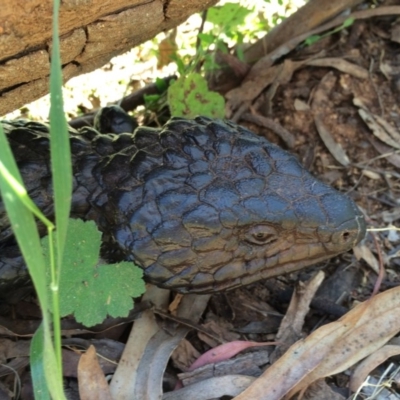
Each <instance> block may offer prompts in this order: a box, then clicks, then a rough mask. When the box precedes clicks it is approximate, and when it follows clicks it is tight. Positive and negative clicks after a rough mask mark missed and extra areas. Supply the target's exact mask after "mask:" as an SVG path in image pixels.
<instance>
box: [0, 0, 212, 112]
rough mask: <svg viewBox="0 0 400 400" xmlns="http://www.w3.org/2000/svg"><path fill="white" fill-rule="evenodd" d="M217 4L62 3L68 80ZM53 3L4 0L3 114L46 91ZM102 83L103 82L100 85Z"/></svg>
mask: <svg viewBox="0 0 400 400" xmlns="http://www.w3.org/2000/svg"><path fill="white" fill-rule="evenodd" d="M216 2H217V0H113V1H111V0H64V1H62V2H61V3H62V4H61V8H60V35H61V57H62V64H63V74H64V80H65V81H67V80H68V79H70V78H72V77H74V76H77V75H80V74H83V73H86V72H89V71H92V70H94V69H96V68H99V67H101V66H102V65H104V64H106V63H107V62H108V61H109V60H110V59H111V58H112V57H114V56H116V55H118V54H121V53H123V52H125V51H127V50H129V49H130V48H132V47H134V46H136V45H138V44H139V43H142V42H144V41H146V40H148V39H150V38H152V37H154V36H155V35H156V34H157V33H159V32H161V31H165V30H168V29H171V28H173V27H174V26H177V25H179V24H180V23H181V22H183V21H184V20H185V19H187V18H188V17H189V16H190V15H191V14H193V13H195V12H198V11H200V10H202V9H205V8H207V7H209V6H211V5H213V4H215V3H216ZM52 4H53V2H52V0H3V2H2V7H1V8H0V49H1V53H0V115H4V114H5V113H7V112H10V111H12V110H15V109H17V108H18V107H21V106H22V105H24V104H26V103H28V102H30V101H33V100H35V99H37V98H39V97H41V96H43V95H45V94H46V93H47V92H48V74H49V69H50V60H49V51H50V48H51V35H52V30H51V29H52ZM99 84H100V82H99Z"/></svg>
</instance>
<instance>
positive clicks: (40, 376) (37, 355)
mask: <svg viewBox="0 0 400 400" xmlns="http://www.w3.org/2000/svg"><path fill="white" fill-rule="evenodd" d="M43 354H44V337H43V326H42V325H40V327H39V329H38V330H37V331H36V332H35V334H34V335H33V338H32V341H31V348H30V366H31V376H32V384H33V394H34V396H35V399H42V400H50V393H49V390H48V387H47V381H46V376H45V371H44V358H43Z"/></svg>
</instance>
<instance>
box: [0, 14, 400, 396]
mask: <svg viewBox="0 0 400 400" xmlns="http://www.w3.org/2000/svg"><path fill="white" fill-rule="evenodd" d="M384 8H385V7H381V8H377V9H370V10H368V12H369V14H368V13H365V14H362V15H363V16H362V17H359V18H356V19H355V21H354V23H353V24H352V25H351V26H350V27H348V28H347V29H343V30H341V31H339V32H337V33H335V34H332V35H327V36H326V37H323V38H321V39H320V40H319V41H318V42H316V43H314V44H312V45H310V46H305V45H298V46H296V48H294V49H293V50H292V51H291V52H289V53H288V54H287V55H285V56H284V57H282V58H279V59H278V61H277V62H275V63H272V62H269V60H264V65H262V64H259V65H258V66H257V68H256V72H254V69H253V73H252V72H251V71H250V73H249V74H248V75H247V77H246V78H245V79H244V80H243V81H242V82H241V83H240V84H237V79H234V80H233V79H232V80H231V81H232V82H231V83H232V84H231V85H230V86H231V87H229V88H228V89H227V86H226V85H225V84H224V94H225V97H226V99H227V116H228V117H229V118H232V119H234V120H236V121H238V122H239V123H241V124H243V125H245V126H247V127H249V128H250V129H251V130H253V131H255V132H257V133H259V134H260V135H264V136H266V137H267V138H268V139H269V140H270V141H273V142H275V143H278V144H279V145H281V146H282V147H284V148H286V149H288V150H290V151H291V152H293V153H295V154H297V155H298V157H299V159H300V160H301V162H302V163H303V164H304V165H305V166H306V167H307V168H308V169H309V170H310V171H311V172H312V173H313V174H314V175H316V176H318V177H319V178H320V179H321V180H323V181H324V182H327V183H329V184H330V185H332V186H334V187H335V188H337V189H338V190H340V191H341V192H344V193H347V194H348V195H349V196H350V197H352V198H353V199H354V200H355V201H356V203H357V204H358V206H359V207H360V208H361V209H362V210H363V212H364V213H365V216H366V219H367V224H368V227H369V228H370V229H372V228H387V229H386V230H380V231H376V232H370V233H368V235H367V237H366V238H365V240H364V241H363V242H362V243H361V244H360V245H359V246H358V247H357V249H355V250H354V251H353V252H350V253H347V254H343V255H342V256H339V257H336V258H335V259H332V260H330V261H328V262H326V263H323V264H322V265H318V266H315V267H312V268H308V269H306V270H305V271H301V272H298V273H293V274H291V275H289V276H282V277H279V278H275V279H270V280H268V281H266V282H259V283H257V284H253V285H251V286H247V287H243V288H240V289H237V290H234V291H231V292H227V293H219V294H215V295H212V296H211V297H210V299H209V301H208V302H206V306H207V308H206V311H205V313H204V314H203V317H202V318H201V319H200V321H192V323H194V325H195V329H191V325H190V324H189V325H185V324H183V328H182V326H181V327H179V328H177V323H176V321H178V320H179V318H183V317H179V315H180V314H179V313H178V317H172V319H171V317H168V318H167V317H166V316H165V315H164V314H161V315H160V313H159V314H157V315H158V317H157V318H158V322H159V324H160V326H163V327H164V328H165V329H166V330H167V331H168V332H171V331H174V332H175V334H176V336H177V337H179V335H183V336H184V334H186V333H188V332H189V334H188V335H187V337H186V340H184V341H181V342H180V345H179V347H177V349H176V350H175V351H174V353H173V355H172V360H171V361H169V362H168V365H167V368H166V372H165V374H164V378H163V379H162V378H161V377H159V379H160V381H159V383H160V385H161V382H162V384H163V387H164V390H165V391H171V390H172V389H173V388H174V387H175V385H176V382H177V374H178V373H181V372H185V374H184V375H181V376H180V379H181V380H183V381H184V384H185V385H187V384H188V383H193V382H201V380H204V379H206V378H208V379H209V378H212V377H213V378H215V377H217V376H223V375H227V376H232V374H236V375H247V376H252V377H255V376H259V375H260V374H261V373H262V372H263V371H264V370H265V369H266V366H268V365H269V364H270V363H272V361H274V360H276V359H277V358H278V357H279V355H280V354H282V353H283V352H284V350H286V349H287V348H288V347H289V345H290V344H292V343H294V342H295V341H296V340H298V339H300V338H305V337H307V336H308V335H309V334H310V333H311V332H312V331H313V330H314V329H316V327H318V326H320V325H322V324H326V323H327V322H330V321H336V320H338V318H340V317H342V316H343V315H345V314H346V313H347V312H348V311H349V310H351V309H352V308H353V307H354V306H355V305H357V304H359V303H360V302H362V301H365V300H367V299H369V298H370V296H371V294H372V292H373V290H374V285H375V283H376V281H377V276H378V275H377V271H378V269H379V263H380V262H381V263H383V265H384V267H385V269H386V272H385V274H384V276H383V279H382V283H381V285H380V289H379V291H382V292H383V291H385V290H388V289H391V288H396V287H397V286H399V276H400V275H399V268H400V258H399V254H400V236H399V232H398V228H397V230H396V229H395V228H394V227H393V226H397V227H398V226H399V219H400V201H399V199H400V154H399V152H400V134H399V127H400V110H399V100H400V95H399V93H400V92H399V90H400V22H399V20H398V18H397V17H398V13H399V10H398V8H399V7H394V8H392V9H391V10H392V11H393V14H392V15H391V14H390V12H389V11H390V10H388V11H387V13H386V14H385V15H378V14H379V13H378V12H377V10H379V9H381V10H382V9H384ZM374 10H375V13H374ZM364 11H365V10H364ZM394 12H397V15H395V14H394ZM358 15H361V14H358ZM231 65H232V64H231ZM230 71H231V72H227V73H226V75H225V78H226V76H228V77H229V76H233V75H229V74H230V73H232V70H230ZM228 81H229V78H228ZM218 83H219V82H218V81H217V82H214V83H213V84H214V86H215V87H218ZM228 86H229V85H228ZM320 270H323V271H324V272H325V274H326V278H325V280H324V282H323V283H322V284H321V286H320V287H319V289H318V290H317V288H315V290H316V294H315V296H312V297H313V298H312V300H310V301H311V306H310V307H311V308H310V311H308V304H306V305H304V304H301V302H302V300H301V299H302V297H301V295H302V294H304V293H307V291H308V290H310V289H309V283H307V282H309V280H310V279H311V278H312V277H313V276H315V274H316V272H317V271H320ZM295 290H296V291H297V292H296V294H295V295H294V297H292V296H293V293H294V291H295ZM169 296H171V298H172V297H174V296H173V295H168V299H169V298H170V297H169ZM296 296H297V300H296V301H297V303H296V301H294V300H293V298H296ZM199 297H201V296H199ZM291 299H292V300H291ZM299 299H300V300H299ZM207 300H208V299H207ZM174 301H175V302H177V301H178V300H177V299H176V298H175V300H174ZM167 303H169V300H168V301H167ZM289 303H290V306H289ZM173 304H175V303H173ZM143 307H145V305H143V303H142V305H141V306H140V305H138V306H137V307H136V308H135V312H136V311H138V310H139V311H140V310H143ZM174 307H175V306H174V305H173V306H170V309H171V308H172V309H173V310H175V308H174ZM135 312H132V313H131V315H130V316H129V317H128V318H125V319H118V320H115V319H108V320H107V321H105V322H104V323H103V324H102V325H101V326H96V327H95V328H93V329H91V330H90V331H89V330H85V331H83V332H82V329H83V328H82V327H81V326H80V325H79V324H77V323H76V322H75V321H74V320H73V319H72V318H71V319H65V320H64V321H63V329H64V330H65V331H66V333H68V336H69V339H66V340H65V342H64V344H65V348H64V375H65V377H66V386H67V391H69V393H70V396H71V397H70V398H79V397H78V395H77V392H78V387H77V382H76V377H77V372H76V371H77V363H78V360H79V357H80V351H81V350H82V349H86V348H88V346H89V345H90V344H95V346H96V349H97V352H98V353H101V354H102V355H103V356H104V358H102V359H101V362H100V364H101V366H102V369H103V371H104V373H105V374H112V373H113V372H114V371H115V369H116V364H117V363H118V360H119V359H120V357H121V352H122V350H123V348H124V343H125V342H126V341H127V336H128V335H129V331H130V329H131V324H130V322H131V321H132V319H133V318H134V317H135V315H136V314H135ZM146 312H147V311H146ZM302 313H304V318H303V319H302V320H301V322H299V321H298V320H297V319H296V318H298V315H299V314H302ZM0 315H1V316H0V328H1V331H0V332H1V333H2V337H3V338H4V339H3V341H0V360H2V363H4V364H6V365H7V366H8V367H12V368H13V369H14V370H17V371H19V373H20V376H21V381H22V395H21V398H22V399H29V398H31V396H32V387H31V383H30V380H29V374H28V372H27V370H26V366H27V364H28V359H27V343H28V341H27V340H17V339H18V338H20V337H21V336H22V337H24V338H25V337H26V338H29V335H31V334H33V332H34V331H35V329H36V328H37V326H38V323H39V320H38V317H39V316H40V312H39V310H38V309H37V307H36V304H35V302H34V301H32V299H31V298H29V297H28V298H26V299H24V300H22V301H18V302H17V303H16V304H2V305H1V306H0ZM145 315H147V314H145ZM294 315H297V317H295V316H294ZM397 315H398V314H397ZM189 316H190V315H189ZM373 318H374V317H373V316H372V317H371V319H373ZM300 319H301V318H300ZM283 323H284V324H286V325H285V326H286V334H285V335H283V333H282V324H283ZM288 326H291V329H288V328H287V327H288ZM280 327H281V328H280ZM180 329H181V330H180ZM182 329H183V330H182ZM371 329H374V328H371ZM288 330H289V331H290V334H288V333H287V331H288ZM277 332H278V336H277ZM361 339H362V335H361V336H360V340H361ZM159 340H160V341H161V339H159ZM238 340H243V341H251V342H253V341H255V342H269V341H278V342H281V343H280V345H279V346H278V347H277V349H275V350H274V352H273V353H271V350H270V349H271V347H261V348H258V347H255V349H253V350H252V351H247V352H246V353H244V354H243V353H241V355H240V356H237V357H236V358H235V359H233V360H232V359H231V360H226V359H224V360H223V361H222V359H221V360H218V364H216V365H214V366H212V367H210V368H208V369H207V367H203V368H202V371H201V372H198V371H196V372H190V371H188V370H189V367H188V366H189V364H190V363H191V362H192V360H193V359H194V358H196V357H197V355H198V354H202V353H204V352H205V351H207V350H208V349H210V348H213V347H215V346H216V345H217V344H220V343H226V342H229V343H230V342H234V341H238ZM282 342H284V345H282ZM333 345H334V346H335V344H333ZM336 346H339V344H337V345H336ZM175 347H176V346H175ZM11 348H12V349H13V350H12V351H11V350H10V349H11ZM153 357H154V360H156V361H157V360H159V358H157V357H160V355H159V354H158V353H157V354H156V353H154V354H153ZM165 357H167V356H165ZM168 358H169V353H168ZM168 358H167V360H168ZM225 358H228V357H225ZM106 359H107V360H108V361H107V360H106ZM110 360H111V361H110ZM149 360H150V361H149ZM151 360H153V359H152V358H150V359H147V362H151ZM157 362H158V361H157ZM155 363H156V362H155ZM350 365H352V364H350ZM350 365H349V366H350ZM346 368H347V367H346ZM346 368H343V370H346ZM334 370H335V369H334V368H332V371H334ZM335 371H336V370H335ZM147 372H148V373H149V374H150V373H152V372H153V369H152V368H149V371H147ZM381 372H382V368H377V369H376V370H375V375H376V376H378V377H379V376H380V375H381ZM326 375H331V374H329V373H328V374H326ZM0 376H2V378H1V379H2V380H1V382H0V398H2V397H1V391H3V392H4V393H9V391H10V390H12V387H13V384H14V379H15V376H14V374H13V373H10V371H9V368H6V367H2V366H0ZM150 378H151V377H149V376H146V377H144V378H143V380H142V384H143V385H144V386H145V385H146V384H148V382H151V379H150ZM277 379H278V378H277ZM279 379H281V378H279ZM310 383H311V382H310ZM350 384H351V382H350V377H349V372H348V371H347V372H345V373H340V374H338V375H334V376H333V377H331V378H329V379H326V380H325V381H318V383H317V384H313V385H312V390H309V391H308V392H307V393H308V394H307V396H308V397H305V398H308V399H345V398H348V395H349V385H350ZM221 385H222V384H221ZM150 386H151V385H150ZM150 386H146V387H145V388H142V390H143V393H144V392H146V391H147V392H146V395H145V396H144V397H142V398H149V399H153V398H155V397H152V395H153V394H154V393H155V392H153V391H154V390H155V389H154V388H150ZM155 386H156V385H155ZM114 390H116V389H115V388H114ZM196 390H197V392H196V393H198V394H199V393H201V392H202V390H203V389H201V386H199V387H198V388H197V389H196ZM204 390H205V389H204ZM242 390H243V389H242ZM385 390H386V391H387V392H388V391H391V392H392V395H393V396H400V393H399V391H398V390H397V389H396V384H393V385H392V386H389V387H388V388H386V389H385ZM287 391H289V389H288V390H287ZM136 393H137V392H136ZM396 393H397V394H396ZM192 395H193V394H192ZM234 396H235V394H231V395H230V397H227V398H231V397H234ZM216 397H218V398H220V397H219V396H216ZM4 398H8V397H4ZM168 398H173V397H168ZM182 398H207V397H200V395H199V397H190V395H186V397H182ZM248 398H251V397H248ZM263 398H272V397H263ZM276 398H278V397H276ZM376 398H378V397H376ZM382 398H383V397H382ZM393 398H400V397H393Z"/></svg>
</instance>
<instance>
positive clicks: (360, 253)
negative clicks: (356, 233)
mask: <svg viewBox="0 0 400 400" xmlns="http://www.w3.org/2000/svg"><path fill="white" fill-rule="evenodd" d="M353 252H354V255H355V256H356V258H357V260H360V259H361V258H362V259H363V260H364V261H365V262H366V263H367V264H368V265H369V266H370V267H371V269H372V270H373V271H374V272H375V273H377V274H378V273H379V263H378V260H377V259H376V257H375V256H374V254H373V253H372V251H371V250H370V249H369V248H368V247H367V246H365V245H364V244H358V245H357V246H356V247H354V248H353Z"/></svg>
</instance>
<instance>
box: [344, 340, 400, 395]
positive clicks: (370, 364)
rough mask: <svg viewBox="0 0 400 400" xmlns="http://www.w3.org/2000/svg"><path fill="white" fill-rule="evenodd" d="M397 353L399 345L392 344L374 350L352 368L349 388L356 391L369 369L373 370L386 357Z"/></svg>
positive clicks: (399, 350) (399, 348)
mask: <svg viewBox="0 0 400 400" xmlns="http://www.w3.org/2000/svg"><path fill="white" fill-rule="evenodd" d="M399 354H400V346H394V345H386V346H383V347H382V348H380V349H379V350H377V351H375V352H374V353H373V354H371V355H370V356H369V357H367V358H366V359H365V360H363V361H362V362H361V363H360V364H359V365H358V366H357V368H356V369H355V370H354V372H353V375H352V377H351V379H350V390H351V391H352V392H356V391H357V390H358V388H359V387H360V386H361V385H362V384H363V382H364V381H365V379H366V378H367V376H368V375H369V374H370V373H371V371H373V370H374V369H375V368H376V367H377V366H378V365H380V364H382V363H383V362H385V361H386V360H387V359H388V358H390V357H393V356H397V355H399Z"/></svg>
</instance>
